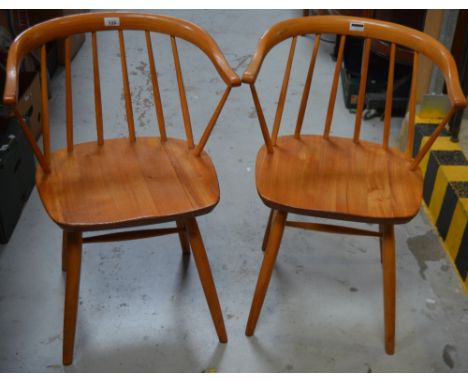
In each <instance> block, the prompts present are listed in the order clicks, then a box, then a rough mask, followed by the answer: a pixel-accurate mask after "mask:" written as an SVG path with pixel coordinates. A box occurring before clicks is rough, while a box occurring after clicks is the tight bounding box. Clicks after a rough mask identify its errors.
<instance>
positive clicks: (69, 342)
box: [63, 232, 82, 365]
mask: <svg viewBox="0 0 468 382" xmlns="http://www.w3.org/2000/svg"><path fill="white" fill-rule="evenodd" d="M65 236H66V239H65V240H64V243H66V253H67V284H66V288H65V312H64V321H63V364H64V365H70V364H71V363H72V362H73V347H74V343H75V329H76V315H77V311H78V295H79V289H80V270H81V248H82V238H81V232H64V237H65Z"/></svg>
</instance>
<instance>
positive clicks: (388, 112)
mask: <svg viewBox="0 0 468 382" xmlns="http://www.w3.org/2000/svg"><path fill="white" fill-rule="evenodd" d="M395 50H396V46H395V43H392V44H391V46H390V61H389V63H388V77H387V95H386V98H385V120H384V136H383V147H384V148H385V149H387V148H388V140H389V136H390V126H391V123H392V100H393V79H394V74H395Z"/></svg>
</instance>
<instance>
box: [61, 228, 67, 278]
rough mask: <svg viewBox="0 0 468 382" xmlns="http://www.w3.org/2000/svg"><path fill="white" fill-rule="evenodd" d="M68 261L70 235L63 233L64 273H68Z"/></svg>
mask: <svg viewBox="0 0 468 382" xmlns="http://www.w3.org/2000/svg"><path fill="white" fill-rule="evenodd" d="M67 260H68V233H67V232H66V231H63V232H62V272H66V271H67Z"/></svg>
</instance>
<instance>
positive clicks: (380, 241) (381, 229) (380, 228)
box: [379, 224, 384, 264]
mask: <svg viewBox="0 0 468 382" xmlns="http://www.w3.org/2000/svg"><path fill="white" fill-rule="evenodd" d="M383 230H384V225H383V224H379V233H380V234H381V235H382V236H380V237H379V245H380V264H383V260H382V245H383V232H384V231H383Z"/></svg>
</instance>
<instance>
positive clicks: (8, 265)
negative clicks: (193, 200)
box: [0, 11, 468, 372]
mask: <svg viewBox="0 0 468 382" xmlns="http://www.w3.org/2000/svg"><path fill="white" fill-rule="evenodd" d="M162 13H164V14H171V15H175V16H179V17H182V18H186V19H189V20H191V21H194V22H195V23H198V24H199V25H201V26H202V27H203V28H205V29H206V30H207V31H208V32H209V33H211V34H212V36H213V37H214V38H215V39H216V41H217V42H218V44H219V46H220V48H221V49H222V51H223V52H224V53H225V55H226V58H227V59H228V61H229V62H230V64H231V65H232V66H233V67H234V69H235V70H236V71H237V72H238V73H239V74H241V73H242V72H243V70H244V69H245V68H246V66H247V64H248V62H249V60H250V55H251V54H252V52H253V51H254V48H255V46H256V43H257V40H258V38H259V37H260V36H261V34H262V33H263V32H264V31H265V30H266V28H267V27H268V26H270V25H272V24H274V23H275V22H277V21H280V20H282V19H285V18H289V17H296V16H299V15H300V14H301V11H216V12H215V11H164V12H162ZM108 36H109V37H108ZM167 40H168V39H167ZM157 41H160V40H158V39H156V38H155V46H156V44H157ZM161 41H163V40H161ZM312 41H313V40H312V37H301V38H300V39H299V40H298V45H297V48H296V61H295V64H294V67H293V73H294V70H295V71H296V74H293V75H292V77H291V85H290V89H289V93H288V94H289V98H288V102H287V104H286V110H285V115H284V118H283V122H282V130H281V133H290V132H291V131H292V129H293V127H294V124H295V113H297V109H298V104H299V101H300V94H301V83H303V81H304V78H305V73H306V70H307V64H308V59H309V55H310V51H311V47H312ZM98 42H99V46H100V47H101V49H102V52H105V53H107V54H108V56H109V57H110V58H113V60H114V61H112V63H111V60H110V58H109V59H107V58H104V53H103V58H102V60H101V62H100V65H101V72H102V73H101V75H102V81H103V99H105V100H106V101H105V103H104V117H105V132H106V136H107V137H109V136H123V135H125V134H126V124H125V118H124V111H125V106H124V100H123V96H122V82H121V74H120V61H119V59H118V55H119V52H118V45H117V42H118V39H117V36H116V35H112V34H109V35H103V34H102V35H100V36H99V40H98ZM126 44H127V53H128V65H129V69H128V70H129V76H130V81H131V84H132V85H131V86H132V93H133V97H134V113H135V121H136V125H137V133H138V134H140V135H145V134H146V135H149V134H154V132H155V130H156V127H155V126H156V124H155V123H156V122H155V121H156V117H155V114H154V109H153V102H152V95H151V82H150V79H149V77H148V75H149V74H148V65H147V56H146V50H145V49H146V48H145V45H144V38H143V36H141V35H138V34H137V33H136V32H132V33H129V34H127V35H126ZM158 47H159V45H158ZM90 48H91V47H90V39H89V37H88V39H87V41H86V43H85V45H84V46H83V48H82V49H81V50H80V52H79V54H78V55H77V57H76V58H75V60H74V61H73V76H74V79H75V82H74V107H75V110H76V116H75V124H76V126H77V129H76V131H77V132H76V140H77V141H83V140H90V139H95V131H94V130H93V124H94V115H93V112H92V110H93V107H94V105H93V102H94V101H93V97H92V94H93V93H92V91H93V90H92V70H91V53H90V50H91V49H90ZM169 49H170V45H169V41H165V42H164V43H163V42H161V45H160V47H159V48H158V50H157V51H155V54H156V56H157V60H159V61H157V65H158V72H160V86H161V91H162V92H163V95H164V94H165V100H166V101H165V104H164V106H165V116H166V120H167V128H168V132H169V134H173V135H176V136H182V134H183V133H182V132H183V128H182V123H181V118H180V113H179V110H180V109H179V104H178V94H177V85H176V80H175V75H174V72H173V63H172V61H171V60H172V57H171V55H170V54H171V53H170V50H169ZM179 49H180V51H181V61H182V67H183V70H184V78H185V81H186V86H187V88H188V100H189V105H190V107H191V112H192V122H193V125H194V127H195V128H194V129H195V135H196V136H199V134H200V132H201V126H202V125H203V124H205V123H206V122H207V121H208V118H209V114H210V113H211V111H212V110H213V109H214V107H215V105H216V102H217V100H218V99H219V97H220V95H221V92H222V90H223V84H222V83H221V82H220V81H219V80H218V78H217V74H216V72H215V71H214V70H213V69H212V68H211V67H210V65H209V63H208V61H207V60H206V59H204V58H203V56H201V55H200V54H199V53H197V51H196V50H195V49H193V48H190V47H189V46H188V44H184V43H182V42H181V43H180V44H179ZM288 49H289V46H288V45H287V44H286V45H285V44H282V45H281V46H279V47H277V48H275V49H274V50H273V51H272V52H271V55H270V56H269V59H267V61H265V64H264V67H263V74H262V76H261V77H260V81H262V79H263V82H261V83H260V84H259V94H260V97H261V100H262V103H263V105H264V107H265V113H266V116H267V120H268V121H272V119H273V115H274V110H275V109H274V106H275V101H276V99H277V97H278V94H279V89H280V86H281V75H278V74H276V75H274V74H275V73H283V72H282V70H283V68H284V65H285V63H286V57H287V51H288ZM332 49H333V45H332V44H327V43H326V42H325V41H323V42H322V44H321V50H320V55H319V58H318V60H317V67H316V74H315V77H314V81H313V84H312V95H311V101H310V103H309V109H308V112H307V115H306V118H309V120H313V121H315V122H316V124H317V125H320V124H322V123H323V120H324V115H325V110H326V105H327V101H328V94H329V93H328V92H329V83H330V79H331V77H332V73H333V68H334V66H333V65H334V62H333V60H332V59H331V58H330V53H331V52H332ZM183 51H185V52H186V53H183ZM198 57H202V58H200V60H201V61H200V60H199V61H200V62H202V63H206V65H205V66H203V65H202V69H201V70H200V68H199V67H198V69H197V68H196V65H195V64H196V63H197V59H198ZM107 60H108V61H107ZM203 60H205V61H203ZM190 64H193V66H195V68H193V69H191V68H189V65H190ZM169 71H170V74H166V73H168V72H169ZM269 75H270V76H269ZM63 77H64V73H63V69H59V71H58V73H57V74H56V75H55V76H54V79H53V81H52V94H53V97H52V99H51V100H50V105H51V108H53V111H52V115H51V123H52V136H53V143H54V147H55V148H58V147H61V146H63V145H64V144H65V140H64V130H65V129H64V127H63V122H62V121H63V119H64V109H65V108H64V97H63V86H62V81H63ZM268 78H269V80H268ZM80 79H81V80H80ZM206 87H208V88H207V89H206ZM104 89H107V90H104ZM197 102H198V103H197ZM198 104H200V106H198ZM80 110H87V112H83V111H80ZM89 111H91V112H89ZM353 118H354V115H353V114H350V113H349V112H348V111H347V110H346V109H345V108H344V103H343V95H342V92H341V88H340V89H339V93H338V98H337V106H336V112H335V116H334V120H333V131H334V132H335V133H338V134H344V135H350V134H351V129H352V128H351V127H347V126H352V124H353ZM270 123H271V122H270ZM400 125H401V120H400V119H397V118H394V120H393V127H392V134H393V135H394V136H398V128H399V126H400ZM308 128H309V126H304V130H307V129H308ZM197 134H198V135H197ZM362 134H363V136H364V137H365V138H366V139H371V140H378V139H380V137H381V134H382V122H381V121H380V120H378V119H375V120H371V121H368V122H364V123H363V128H362ZM261 139H262V138H261V134H260V129H259V126H258V121H257V119H256V115H255V111H254V108H253V103H252V99H251V95H250V92H249V89H248V87H245V86H244V87H241V88H237V89H233V91H232V93H231V96H230V98H229V100H228V102H227V104H226V107H225V109H224V110H223V112H222V114H221V116H220V119H219V121H218V125H217V127H216V128H215V130H214V132H213V135H212V137H211V140H210V141H209V143H208V146H207V151H208V152H209V153H210V155H211V157H212V159H213V162H214V163H215V165H216V168H217V171H218V175H219V182H220V189H221V202H220V203H219V205H218V206H217V207H216V209H215V210H214V211H213V212H212V213H211V214H209V215H206V216H204V217H202V218H200V219H199V224H200V229H201V232H202V235H203V237H204V240H205V245H206V249H207V252H208V256H209V259H210V262H211V265H212V270H213V274H214V278H215V281H216V284H217V288H218V294H219V297H220V300H221V305H222V307H223V313H224V318H225V323H226V327H227V332H228V336H229V342H228V344H225V345H223V344H219V343H218V341H217V337H216V334H215V331H214V328H213V325H212V322H211V318H210V316H209V312H208V309H207V305H206V302H205V298H204V295H203V292H202V289H201V286H200V282H199V279H198V275H197V273H196V269H195V266H194V262H193V259H189V260H188V261H187V259H184V258H183V257H182V255H181V250H180V246H179V241H178V238H177V237H176V236H168V237H163V238H153V239H146V240H141V241H133V242H119V243H113V244H93V245H86V246H84V253H83V266H82V279H81V291H80V303H79V314H78V324H77V335H76V343H75V359H74V363H73V365H72V366H70V367H66V368H64V367H62V365H61V348H62V310H63V295H64V280H65V275H64V274H62V272H61V269H60V255H61V243H60V241H61V232H60V230H59V228H58V227H56V226H55V225H54V224H53V223H52V222H51V220H50V219H49V218H48V217H47V215H46V213H45V211H44V209H43V207H42V205H41V202H40V200H39V198H38V195H37V192H36V191H34V192H33V194H32V195H31V198H30V200H29V201H28V203H27V205H26V207H25V209H24V211H23V214H22V216H21V220H20V221H19V223H18V225H17V227H16V230H15V232H14V234H13V237H12V238H11V240H10V242H9V243H8V244H7V245H4V246H0V371H23V372H24V371H45V372H61V371H65V372H73V371H80V372H85V371H95V372H99V371H108V372H123V371H133V372H137V371H145V372H158V371H165V372H175V371H177V372H203V371H210V372H213V371H217V372H319V371H321V372H333V371H348V372H385V371H387V372H388V371H392V372H393V371H400V372H410V371H420V372H431V371H445V372H455V371H457V372H459V371H465V372H467V371H468V363H467V362H466V360H467V359H468V297H467V295H465V294H464V292H463V290H462V289H461V284H460V283H459V281H458V280H457V278H456V277H457V276H456V275H455V271H454V269H453V267H452V265H451V263H450V262H449V260H448V258H447V257H446V255H445V254H444V252H443V249H442V247H441V244H440V241H439V239H438V237H437V236H436V234H435V233H434V231H433V230H432V228H431V226H430V224H429V223H428V221H427V219H426V218H425V215H424V212H423V211H421V212H420V213H419V215H418V216H417V217H416V218H415V219H414V220H413V221H412V222H410V223H409V224H406V225H403V226H398V227H397V229H396V236H397V264H398V274H397V275H398V290H397V335H396V354H395V355H393V356H388V355H386V354H385V352H384V343H383V309H382V308H383V303H382V280H381V268H380V259H379V247H378V241H377V240H376V239H374V238H365V237H352V236H339V235H327V234H322V233H311V232H303V231H299V230H292V229H287V230H286V232H285V234H284V238H283V242H282V245H281V249H280V253H279V256H278V261H277V264H276V267H275V270H274V272H273V276H272V280H271V284H270V287H269V290H268V294H267V297H266V300H265V304H264V307H263V311H262V314H261V316H260V320H259V323H258V326H257V330H256V333H255V336H253V337H251V338H247V337H245V336H244V328H245V324H246V321H247V315H248V311H249V308H250V302H251V298H252V294H253V290H254V287H255V282H256V279H257V274H258V270H259V266H260V261H261V259H262V252H261V250H260V245H261V240H262V238H263V231H264V228H265V224H266V220H267V217H268V210H267V209H266V207H265V206H263V204H262V203H261V201H260V200H259V198H258V196H257V193H256V190H255V183H254V163H255V156H256V151H257V149H258V148H259V147H260V145H261V142H262V141H261ZM155 165H156V164H155ZM324 192H326V190H324Z"/></svg>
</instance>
